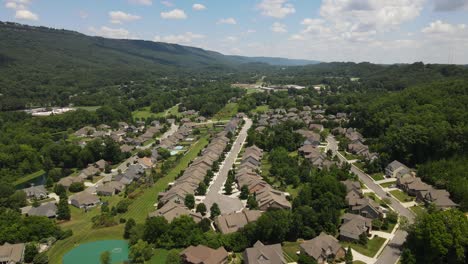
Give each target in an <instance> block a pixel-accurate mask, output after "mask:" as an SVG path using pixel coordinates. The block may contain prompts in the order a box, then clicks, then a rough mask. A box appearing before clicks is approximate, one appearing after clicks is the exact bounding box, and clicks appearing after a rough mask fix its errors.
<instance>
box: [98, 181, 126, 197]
mask: <svg viewBox="0 0 468 264" xmlns="http://www.w3.org/2000/svg"><path fill="white" fill-rule="evenodd" d="M124 189H125V184H123V183H122V182H119V181H110V182H107V183H104V184H103V185H100V186H98V187H97V188H96V193H97V194H98V195H103V196H112V195H114V194H118V193H120V192H121V191H123V190H124Z"/></svg>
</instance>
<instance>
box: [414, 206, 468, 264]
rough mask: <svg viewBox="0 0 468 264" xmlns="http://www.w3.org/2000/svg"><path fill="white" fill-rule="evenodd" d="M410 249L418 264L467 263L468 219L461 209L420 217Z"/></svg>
mask: <svg viewBox="0 0 468 264" xmlns="http://www.w3.org/2000/svg"><path fill="white" fill-rule="evenodd" d="M406 241H407V242H406V247H407V248H408V249H409V250H410V251H411V252H410V253H411V254H409V252H408V255H409V256H408V259H412V257H410V255H412V256H414V258H415V259H416V263H455V264H458V263H460V264H462V263H466V256H467V253H468V219H467V218H466V216H465V215H464V214H463V213H462V212H460V211H458V210H447V211H436V212H434V213H429V214H424V215H422V216H421V217H418V218H416V222H415V223H414V224H413V225H412V226H410V228H409V231H408V237H407V240H406Z"/></svg>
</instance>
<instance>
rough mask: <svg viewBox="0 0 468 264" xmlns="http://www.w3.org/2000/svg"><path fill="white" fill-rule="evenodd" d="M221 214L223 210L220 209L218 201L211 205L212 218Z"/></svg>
mask: <svg viewBox="0 0 468 264" xmlns="http://www.w3.org/2000/svg"><path fill="white" fill-rule="evenodd" d="M220 214H221V210H220V209H219V206H218V204H217V203H214V204H213V205H211V208H210V218H211V219H214V218H215V217H217V216H218V215H220Z"/></svg>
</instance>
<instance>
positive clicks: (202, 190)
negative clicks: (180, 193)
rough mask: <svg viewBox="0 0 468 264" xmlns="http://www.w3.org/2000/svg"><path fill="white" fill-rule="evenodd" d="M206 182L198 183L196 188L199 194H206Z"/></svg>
mask: <svg viewBox="0 0 468 264" xmlns="http://www.w3.org/2000/svg"><path fill="white" fill-rule="evenodd" d="M206 188H207V187H206V184H205V183H204V182H200V184H198V188H197V190H196V193H197V195H205V194H206Z"/></svg>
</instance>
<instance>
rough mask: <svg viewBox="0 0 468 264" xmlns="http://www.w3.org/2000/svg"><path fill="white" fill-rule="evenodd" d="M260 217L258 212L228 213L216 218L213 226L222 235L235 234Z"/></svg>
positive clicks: (260, 213)
mask: <svg viewBox="0 0 468 264" xmlns="http://www.w3.org/2000/svg"><path fill="white" fill-rule="evenodd" d="M261 215H262V212H261V211H258V210H243V211H242V212H240V213H230V214H224V215H220V216H217V217H216V219H215V225H216V227H217V228H218V230H219V231H220V232H221V233H223V234H229V233H234V232H237V231H238V230H239V229H241V228H242V227H244V226H245V225H247V224H248V223H251V222H255V221H257V219H258V218H259V217H260V216H261Z"/></svg>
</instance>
